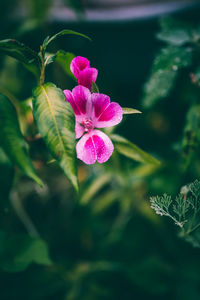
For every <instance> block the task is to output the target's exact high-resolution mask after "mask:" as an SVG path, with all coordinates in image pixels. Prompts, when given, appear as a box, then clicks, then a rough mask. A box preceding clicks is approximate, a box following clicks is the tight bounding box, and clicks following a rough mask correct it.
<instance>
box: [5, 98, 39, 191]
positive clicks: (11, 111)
mask: <svg viewBox="0 0 200 300" xmlns="http://www.w3.org/2000/svg"><path fill="white" fill-rule="evenodd" d="M0 128H1V130H0V145H1V147H2V148H3V150H4V151H5V153H6V155H8V157H9V158H10V160H11V161H12V162H13V163H14V164H16V165H18V167H19V168H20V169H21V170H22V171H23V172H24V173H25V174H26V175H27V176H28V177H30V178H31V179H33V180H34V181H35V182H37V183H38V184H39V185H40V186H42V185H43V183H42V181H41V180H40V178H39V177H38V176H37V175H36V173H35V170H34V168H33V165H32V162H31V160H30V158H29V156H28V153H27V143H26V142H25V140H24V138H23V136H22V133H21V131H20V127H19V122H18V118H17V113H16V109H15V107H14V106H13V104H12V103H11V102H10V100H9V99H8V98H7V97H6V96H4V95H3V94H0Z"/></svg>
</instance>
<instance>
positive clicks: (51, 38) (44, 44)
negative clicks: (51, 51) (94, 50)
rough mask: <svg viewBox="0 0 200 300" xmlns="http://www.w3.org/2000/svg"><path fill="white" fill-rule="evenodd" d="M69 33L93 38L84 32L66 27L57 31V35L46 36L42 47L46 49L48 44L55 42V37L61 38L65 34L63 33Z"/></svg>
mask: <svg viewBox="0 0 200 300" xmlns="http://www.w3.org/2000/svg"><path fill="white" fill-rule="evenodd" d="M67 34H72V35H78V36H81V37H84V38H86V39H88V40H91V39H90V38H89V37H88V36H86V35H85V34H82V33H79V32H76V31H73V30H69V29H64V30H62V31H60V32H58V33H56V34H55V35H53V36H52V37H46V39H45V40H44V42H43V44H42V47H43V50H44V51H45V50H46V48H47V46H48V45H49V44H50V43H51V42H53V41H54V40H55V39H57V38H59V37H60V36H63V35H67Z"/></svg>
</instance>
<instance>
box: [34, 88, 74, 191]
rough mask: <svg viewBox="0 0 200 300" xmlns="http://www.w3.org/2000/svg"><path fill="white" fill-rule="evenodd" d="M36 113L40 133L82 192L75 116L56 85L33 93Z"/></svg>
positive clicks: (72, 181)
mask: <svg viewBox="0 0 200 300" xmlns="http://www.w3.org/2000/svg"><path fill="white" fill-rule="evenodd" d="M33 97H34V99H33V114H34V118H35V120H36V123H37V126H38V130H39V132H40V134H41V136H42V137H43V138H44V141H45V143H46V145H47V147H48V149H49V151H50V152H51V155H52V156H53V157H54V158H55V159H56V160H57V161H58V163H59V165H60V167H61V168H62V169H63V171H64V173H65V175H66V176H67V177H68V179H69V180H70V182H71V183H72V184H73V186H74V187H75V189H76V190H78V179H77V167H76V151H75V130H74V128H75V117H74V112H73V110H72V107H71V105H70V104H69V103H68V102H66V101H65V96H64V94H63V92H62V91H61V90H60V89H59V88H57V87H56V86H55V85H54V84H52V83H47V84H45V85H43V86H39V87H37V88H36V89H35V90H34V93H33Z"/></svg>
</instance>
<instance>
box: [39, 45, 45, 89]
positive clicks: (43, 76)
mask: <svg viewBox="0 0 200 300" xmlns="http://www.w3.org/2000/svg"><path fill="white" fill-rule="evenodd" d="M40 58H41V62H42V65H41V73H40V85H43V84H44V80H45V61H44V55H43V48H42V46H40Z"/></svg>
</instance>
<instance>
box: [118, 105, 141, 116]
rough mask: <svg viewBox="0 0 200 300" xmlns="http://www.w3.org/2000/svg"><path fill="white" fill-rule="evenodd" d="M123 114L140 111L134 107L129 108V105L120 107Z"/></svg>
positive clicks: (139, 112) (138, 112)
mask: <svg viewBox="0 0 200 300" xmlns="http://www.w3.org/2000/svg"><path fill="white" fill-rule="evenodd" d="M122 110H123V114H124V115H131V114H141V113H142V112H141V111H139V110H137V109H134V108H129V107H122Z"/></svg>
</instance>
